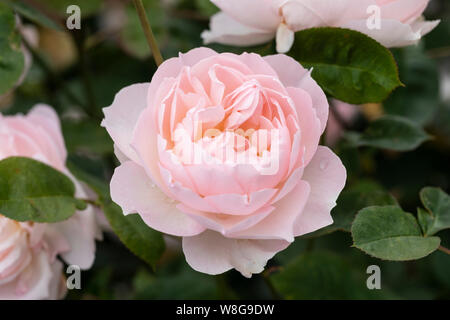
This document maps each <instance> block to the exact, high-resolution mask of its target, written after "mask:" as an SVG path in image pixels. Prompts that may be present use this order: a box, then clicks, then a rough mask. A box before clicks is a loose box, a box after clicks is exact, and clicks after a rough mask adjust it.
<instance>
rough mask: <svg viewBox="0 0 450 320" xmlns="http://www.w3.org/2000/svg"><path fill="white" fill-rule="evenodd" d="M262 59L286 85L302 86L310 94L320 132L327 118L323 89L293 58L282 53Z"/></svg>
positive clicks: (326, 103) (326, 104) (325, 98)
mask: <svg viewBox="0 0 450 320" xmlns="http://www.w3.org/2000/svg"><path fill="white" fill-rule="evenodd" d="M264 59H265V60H266V61H267V62H268V63H269V64H270V65H271V66H272V68H273V69H274V70H275V71H276V73H277V74H278V77H279V78H280V80H281V82H282V83H283V84H284V85H285V86H286V87H297V88H302V89H303V90H305V91H307V92H308V93H309V94H310V96H311V98H312V102H313V107H314V108H315V109H316V115H317V117H318V118H319V120H320V125H321V132H323V131H324V130H325V127H326V125H327V119H328V101H327V97H326V95H325V93H324V92H323V90H322V89H321V88H320V87H319V85H318V84H317V83H316V81H314V80H313V78H311V73H310V72H309V71H308V70H306V69H305V68H303V67H302V66H301V65H300V64H299V63H298V62H297V61H295V60H294V59H293V58H291V57H288V56H286V55H283V54H275V55H270V56H266V57H264Z"/></svg>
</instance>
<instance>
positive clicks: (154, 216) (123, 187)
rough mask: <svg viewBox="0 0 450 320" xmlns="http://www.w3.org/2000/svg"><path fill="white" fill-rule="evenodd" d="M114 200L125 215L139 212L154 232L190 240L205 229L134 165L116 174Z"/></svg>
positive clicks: (140, 168) (113, 188) (126, 164)
mask: <svg viewBox="0 0 450 320" xmlns="http://www.w3.org/2000/svg"><path fill="white" fill-rule="evenodd" d="M111 198H112V200H113V201H114V202H115V203H117V204H118V205H119V206H121V207H122V210H123V212H124V214H129V213H135V212H137V213H139V215H140V216H141V217H142V219H143V220H144V222H145V223H146V224H147V225H149V226H150V227H151V228H153V229H156V230H158V231H161V232H164V233H167V234H171V235H175V236H191V235H196V234H199V233H200V232H202V231H203V230H204V229H205V228H204V227H203V226H201V225H200V224H199V223H197V222H196V221H194V220H193V219H191V218H190V217H188V216H187V215H186V214H184V213H183V212H181V211H180V210H179V209H177V208H176V203H175V201H173V200H172V199H170V198H168V197H167V196H166V195H165V194H164V193H163V192H162V191H161V190H159V189H158V188H157V187H156V186H153V185H152V181H151V180H150V178H149V177H148V176H147V174H146V172H145V170H144V169H143V168H142V167H140V166H139V165H137V164H135V163H134V162H131V161H128V162H125V163H123V164H122V165H121V166H120V167H118V168H116V170H115V171H114V175H113V177H112V179H111Z"/></svg>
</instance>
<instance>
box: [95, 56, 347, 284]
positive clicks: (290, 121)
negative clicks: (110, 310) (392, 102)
mask: <svg viewBox="0 0 450 320" xmlns="http://www.w3.org/2000/svg"><path fill="white" fill-rule="evenodd" d="M104 113H105V119H104V121H103V126H104V127H105V128H106V129H107V130H108V132H109V134H110V135H111V137H112V139H113V140H114V142H115V147H116V155H117V157H118V158H119V160H120V161H121V165H120V166H119V167H118V168H117V169H116V170H115V172H114V176H113V178H112V181H111V196H112V199H113V200H114V201H115V202H116V203H117V204H119V205H120V206H121V207H122V209H123V211H124V214H130V213H135V212H137V213H139V214H140V215H141V217H142V219H143V220H144V221H145V223H146V224H148V225H149V226H150V227H152V228H154V229H156V230H159V231H161V232H164V233H167V234H170V235H174V236H180V237H182V238H183V251H184V254H185V256H186V260H187V262H188V263H189V264H190V265H191V266H192V267H193V268H194V269H195V270H198V271H200V272H204V273H209V274H219V273H222V272H225V271H227V270H229V269H232V268H235V269H237V270H238V271H240V272H241V273H242V274H243V275H244V276H247V277H250V276H251V275H252V274H253V273H259V272H261V271H262V270H263V269H264V266H265V264H266V263H267V261H268V259H270V258H272V257H273V256H274V255H275V253H277V252H278V251H280V250H283V249H284V248H286V247H287V246H288V245H289V244H290V243H291V242H293V241H294V237H296V236H300V235H302V234H305V233H308V232H312V231H314V230H317V229H319V228H322V227H325V226H327V225H329V224H331V223H332V222H333V220H332V218H331V216H330V210H331V209H332V208H333V207H334V205H335V201H336V199H337V197H338V195H339V193H340V191H341V190H342V188H343V187H344V184H345V179H346V171H345V168H344V166H343V165H342V163H341V161H340V160H339V158H338V157H337V156H336V155H335V154H334V153H333V152H332V151H331V150H330V149H328V148H326V147H322V146H318V143H319V138H320V135H321V134H322V132H323V131H324V129H325V126H326V122H327V118H328V102H327V99H326V97H325V94H324V93H323V91H322V90H321V89H320V87H319V86H318V85H317V84H316V82H315V81H314V80H313V79H312V78H311V76H310V73H309V72H308V71H307V70H305V69H304V68H303V67H302V66H301V65H300V64H299V63H297V62H296V61H295V60H293V59H292V58H290V57H287V56H285V55H273V56H267V57H265V58H262V57H261V56H259V55H257V54H247V53H244V54H242V55H235V54H230V53H222V54H218V53H216V52H215V51H213V50H211V49H207V48H198V49H194V50H191V51H189V52H188V53H186V54H180V55H179V57H177V58H172V59H169V60H167V61H165V62H164V63H163V64H162V65H161V66H160V67H159V69H158V70H157V71H156V73H155V74H154V76H153V79H152V81H151V82H150V83H142V84H135V85H131V86H129V87H126V88H124V89H122V90H121V91H120V92H119V93H118V94H117V95H116V97H115V99H114V101H113V103H112V105H111V106H110V107H108V108H105V109H104Z"/></svg>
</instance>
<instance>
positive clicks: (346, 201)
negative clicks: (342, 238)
mask: <svg viewBox="0 0 450 320" xmlns="http://www.w3.org/2000/svg"><path fill="white" fill-rule="evenodd" d="M384 205H398V203H397V200H395V198H394V197H393V196H392V195H390V194H389V193H388V192H386V191H385V190H384V189H383V188H382V187H381V186H379V185H378V184H375V183H373V182H370V181H367V182H366V181H363V182H360V183H358V184H357V185H354V186H352V187H351V188H348V189H346V190H344V191H342V193H341V195H340V196H339V198H338V200H337V201H336V207H334V208H333V210H332V211H331V216H332V217H333V221H334V222H333V224H332V225H331V226H328V227H325V228H322V229H320V230H317V231H316V232H313V233H310V234H307V235H305V237H306V238H309V237H317V236H322V235H325V234H329V233H331V232H335V231H337V230H341V231H345V232H350V229H351V226H352V222H353V220H354V219H355V216H356V213H357V212H358V211H359V210H361V209H363V208H365V207H368V206H384Z"/></svg>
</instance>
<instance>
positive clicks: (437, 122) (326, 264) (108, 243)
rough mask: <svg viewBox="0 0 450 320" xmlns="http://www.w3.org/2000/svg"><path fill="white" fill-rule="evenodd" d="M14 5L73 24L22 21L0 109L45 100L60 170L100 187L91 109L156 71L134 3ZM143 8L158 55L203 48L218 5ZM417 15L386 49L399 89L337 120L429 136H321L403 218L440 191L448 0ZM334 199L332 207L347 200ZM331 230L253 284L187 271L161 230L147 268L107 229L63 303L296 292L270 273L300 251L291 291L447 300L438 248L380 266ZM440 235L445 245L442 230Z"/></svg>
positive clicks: (446, 120)
mask: <svg viewBox="0 0 450 320" xmlns="http://www.w3.org/2000/svg"><path fill="white" fill-rule="evenodd" d="M1 1H3V0H1ZM24 3H28V4H31V5H32V6H34V7H36V8H39V10H40V11H42V12H44V13H45V14H46V15H47V16H48V17H50V18H51V19H53V20H55V21H64V19H66V17H67V16H68V14H67V13H66V8H67V7H68V6H69V5H71V4H76V5H78V6H79V7H80V8H81V14H82V21H81V30H72V31H69V30H66V31H55V30H53V29H50V28H45V27H42V26H38V25H36V24H34V23H33V22H31V21H30V20H27V19H26V18H23V19H22V21H21V22H20V25H19V28H20V32H21V34H22V37H23V39H24V40H23V46H24V48H25V51H26V63H25V65H26V66H25V69H26V70H27V72H25V73H24V74H23V79H21V81H20V83H18V84H17V86H16V87H15V88H14V89H13V90H10V91H9V92H7V93H5V94H3V95H2V96H0V111H1V112H2V113H4V114H16V113H19V112H26V111H27V110H28V109H30V108H31V107H32V106H33V105H35V104H36V103H40V102H44V103H47V104H49V105H51V106H53V107H54V108H55V110H57V112H58V113H59V115H60V117H61V119H62V125H63V131H64V136H65V139H66V144H67V147H68V150H69V165H70V168H71V169H72V170H73V171H75V172H79V173H80V174H82V175H87V176H89V177H91V178H92V179H95V180H96V181H97V182H98V183H99V184H101V185H102V186H103V187H106V186H107V184H108V181H109V179H110V177H111V175H112V172H113V170H114V168H115V166H116V165H117V160H116V159H115V157H114V154H113V145H112V142H111V140H110V138H109V136H108V135H107V133H106V131H105V130H104V129H103V128H101V127H100V126H99V124H100V122H101V119H102V117H103V116H102V111H101V109H102V108H104V107H106V106H108V105H110V104H111V102H112V101H113V98H114V95H115V94H116V93H117V91H119V90H120V89H121V88H122V87H124V86H127V85H130V84H133V83H138V82H149V81H150V80H151V77H152V74H153V73H154V71H155V70H156V65H155V63H154V61H153V59H152V57H151V55H150V51H149V49H148V45H147V42H146V41H145V37H144V34H143V32H142V29H141V26H140V22H139V19H138V16H137V14H136V11H135V8H134V6H133V4H132V2H130V1H120V0H108V1H101V0H78V1H77V0H29V1H24ZM144 4H145V7H146V9H147V14H148V16H149V20H150V23H151V25H152V27H153V30H154V32H155V34H156V38H157V40H158V43H159V45H160V48H161V51H162V54H163V56H164V58H165V59H167V58H169V57H172V56H176V55H177V54H178V52H179V51H181V52H186V51H188V50H190V49H192V48H194V47H198V46H201V45H202V41H201V38H200V34H201V32H202V31H203V30H205V29H207V28H208V22H209V16H211V15H212V14H214V13H215V12H216V11H217V9H216V8H215V6H214V5H212V4H211V3H210V1H208V0H161V1H158V0H144ZM425 15H426V17H427V19H429V20H434V19H441V23H440V24H439V26H438V27H437V28H436V29H435V30H433V31H432V32H431V33H430V34H429V35H427V36H425V37H424V38H423V40H422V41H421V42H420V43H419V44H418V45H417V46H411V47H407V48H403V49H394V50H392V52H393V54H394V56H395V58H396V61H397V63H398V67H399V72H400V79H401V81H402V82H403V83H404V84H405V85H406V86H405V87H403V88H398V89H397V90H395V91H394V92H393V94H392V95H391V96H390V97H389V98H388V99H387V100H386V101H385V102H384V103H383V104H382V105H380V104H370V105H363V106H348V105H347V106H343V107H342V108H343V110H344V109H350V110H351V111H350V112H348V113H349V114H351V116H349V117H348V122H349V123H347V124H349V125H350V126H351V130H353V131H358V130H362V129H364V128H365V127H366V125H367V123H368V121H369V120H373V119H375V118H377V117H379V116H380V115H382V114H396V115H402V116H405V117H407V118H409V119H411V120H413V121H415V122H417V123H419V124H420V125H421V126H423V127H424V128H425V129H426V131H427V132H428V133H429V134H431V135H432V136H433V139H432V140H430V141H428V142H426V143H425V144H423V145H422V146H420V147H419V148H418V149H416V150H414V151H411V152H403V153H397V152H392V151H383V150H379V149H371V148H359V149H356V148H353V147H349V146H348V145H347V144H344V143H342V140H343V139H344V138H345V135H346V128H344V126H342V125H340V124H339V121H337V123H335V126H336V129H335V130H336V131H333V133H332V134H331V133H328V134H329V137H327V139H326V143H327V144H329V145H332V147H333V149H334V150H336V151H337V153H338V154H339V156H340V157H341V158H342V159H343V161H344V164H345V166H346V168H347V171H348V176H349V180H348V182H347V188H357V187H361V186H367V185H370V186H381V187H382V188H384V189H386V190H387V191H389V192H390V193H391V194H392V195H394V196H395V198H396V199H397V200H398V202H399V203H400V204H401V206H402V208H403V209H404V210H405V211H408V212H412V213H415V212H416V208H417V207H418V206H420V201H419V196H418V193H419V190H420V189H421V188H422V187H424V186H439V187H441V188H442V189H443V190H444V191H446V192H449V189H450V185H449V182H450V167H449V164H450V1H448V0H432V1H431V2H430V4H429V6H428V8H427V11H426V12H425ZM211 47H212V48H214V49H216V50H218V51H232V52H237V53H239V52H243V51H256V52H260V53H267V50H268V48H267V46H262V47H256V48H236V47H229V48H228V47H225V46H219V45H211ZM343 113H345V111H344V112H343ZM330 121H334V120H330ZM335 122H336V121H335ZM347 129H348V128H347ZM339 137H341V138H339ZM347 198H348V197H347ZM350 200H351V199H350ZM343 201H345V199H344V200H341V203H340V205H344V206H345V203H343ZM347 201H348V199H347ZM332 231H335V230H334V229H332V228H329V229H327V230H323V231H322V232H321V235H322V236H321V237H313V235H307V236H304V237H300V238H297V240H296V242H295V243H294V244H292V245H291V246H290V247H289V248H288V249H286V250H285V251H283V252H281V253H279V254H278V255H276V256H275V258H274V259H272V260H271V261H270V262H269V265H268V268H267V270H266V271H265V273H263V274H261V275H254V276H253V278H251V279H246V278H244V277H242V276H241V275H240V274H239V273H238V272H236V271H230V272H227V273H225V274H224V275H220V276H215V277H213V276H208V275H204V274H200V273H197V272H195V271H193V270H192V269H191V268H190V267H189V266H188V265H187V263H186V262H185V260H184V257H183V254H182V252H181V248H180V241H179V240H178V239H175V238H171V237H166V238H165V240H166V252H165V254H164V256H163V258H162V259H161V261H160V262H159V263H158V267H157V268H156V270H155V271H154V270H152V269H151V268H150V267H148V266H147V265H146V264H145V263H144V262H142V261H141V260H139V259H138V258H137V257H135V256H134V255H133V254H132V253H131V252H130V251H128V249H126V248H125V247H124V246H123V245H122V244H121V242H120V241H119V240H118V238H117V237H116V236H115V235H114V234H112V233H106V234H105V239H104V241H103V242H99V243H98V247H97V252H98V253H97V258H96V262H95V265H94V267H93V268H92V269H91V270H89V271H86V272H83V273H82V290H72V291H70V292H69V294H68V296H67V298H68V299H244V298H247V299H270V298H294V297H293V296H289V294H286V293H281V292H279V291H277V290H275V289H274V288H273V286H272V285H271V282H270V280H268V279H269V278H270V277H271V275H272V274H276V273H277V272H278V270H280V268H282V267H280V266H281V265H283V266H286V265H288V264H289V263H290V262H291V261H293V260H294V259H298V257H300V256H301V258H300V259H301V261H300V262H301V265H302V268H300V269H299V270H298V274H297V277H296V279H297V281H298V286H299V290H298V292H297V293H296V295H295V298H302V299H333V298H335V299H364V298H381V299H448V298H450V256H448V255H445V254H443V253H442V252H439V251H436V252H435V253H433V254H431V255H430V256H428V257H426V258H425V259H422V260H418V261H412V262H402V263H399V262H387V261H381V260H378V259H374V258H371V257H369V256H368V255H366V254H364V253H363V252H361V251H359V250H358V249H356V248H352V247H351V244H352V239H351V235H350V234H349V233H347V232H342V231H335V232H332ZM326 233H328V234H326ZM439 235H440V237H441V239H442V244H443V245H444V246H446V247H449V246H450V231H449V230H446V231H443V232H441V233H440V234H439ZM308 257H311V258H308ZM373 264H375V265H379V266H380V268H381V274H382V278H381V283H382V289H381V290H375V291H370V292H369V291H368V290H367V289H365V281H366V278H367V276H368V275H367V274H366V268H367V267H368V266H369V265H373Z"/></svg>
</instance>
